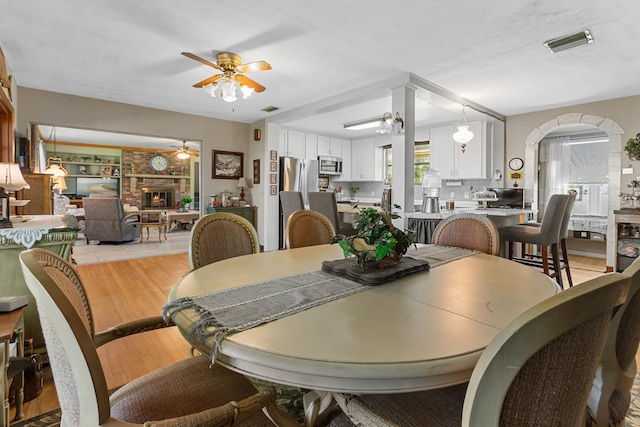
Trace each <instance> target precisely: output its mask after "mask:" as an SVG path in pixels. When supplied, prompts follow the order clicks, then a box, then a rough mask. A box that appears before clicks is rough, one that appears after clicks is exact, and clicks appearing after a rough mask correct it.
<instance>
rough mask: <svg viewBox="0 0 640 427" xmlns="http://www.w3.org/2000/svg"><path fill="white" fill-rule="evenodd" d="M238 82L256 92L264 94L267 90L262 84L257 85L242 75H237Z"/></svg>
mask: <svg viewBox="0 0 640 427" xmlns="http://www.w3.org/2000/svg"><path fill="white" fill-rule="evenodd" d="M236 81H237V82H238V83H240V84H241V85H247V86H249V87H250V88H252V89H253V90H255V91H256V92H264V91H265V89H266V87H264V86H262V85H261V84H260V83H256V82H255V81H253V80H251V79H250V78H249V77H247V76H243V75H242V74H236Z"/></svg>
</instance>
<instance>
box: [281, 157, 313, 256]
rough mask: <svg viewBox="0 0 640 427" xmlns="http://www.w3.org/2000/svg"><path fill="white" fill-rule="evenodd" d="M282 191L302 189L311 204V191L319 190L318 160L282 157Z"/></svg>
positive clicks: (282, 246) (306, 200) (282, 231)
mask: <svg viewBox="0 0 640 427" xmlns="http://www.w3.org/2000/svg"><path fill="white" fill-rule="evenodd" d="M279 174H280V179H279V180H278V182H279V186H280V191H300V192H301V193H302V199H303V200H304V204H305V205H308V204H309V192H310V191H318V161H317V160H306V159H296V158H295V157H280V169H279ZM284 221H285V218H284V216H283V215H282V206H280V233H279V235H280V248H284V241H283V236H284V227H285V224H284Z"/></svg>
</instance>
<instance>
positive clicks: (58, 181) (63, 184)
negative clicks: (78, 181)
mask: <svg viewBox="0 0 640 427" xmlns="http://www.w3.org/2000/svg"><path fill="white" fill-rule="evenodd" d="M53 189H54V190H58V194H62V190H66V189H67V181H66V180H65V179H64V176H59V177H57V178H53Z"/></svg>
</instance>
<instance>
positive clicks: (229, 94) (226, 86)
mask: <svg viewBox="0 0 640 427" xmlns="http://www.w3.org/2000/svg"><path fill="white" fill-rule="evenodd" d="M221 86H222V99H223V100H225V101H226V102H233V101H235V100H237V99H238V98H237V97H236V85H235V81H234V80H233V79H232V78H225V79H224V80H223V81H222V84H221Z"/></svg>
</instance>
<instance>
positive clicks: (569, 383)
mask: <svg viewBox="0 0 640 427" xmlns="http://www.w3.org/2000/svg"><path fill="white" fill-rule="evenodd" d="M629 283H630V280H629V278H628V277H626V276H624V275H622V274H617V273H614V274H609V275H605V276H600V277H598V278H596V279H593V280H590V281H587V282H585V283H583V284H581V285H580V286H575V287H573V288H570V289H569V290H567V291H564V292H560V293H558V294H556V295H554V296H553V297H551V298H548V299H546V300H544V301H542V302H540V303H539V304H537V305H535V306H533V307H532V308H530V309H529V310H527V311H526V312H524V313H522V314H521V315H520V316H518V317H517V318H516V319H514V320H513V321H512V322H511V323H510V324H509V325H507V326H506V327H505V328H503V329H502V330H501V331H500V332H499V333H498V334H497V335H496V337H495V338H494V339H493V340H492V341H491V343H490V344H489V345H488V346H487V348H486V349H485V350H484V352H483V353H482V356H480V359H479V360H478V363H477V364H476V366H475V368H474V370H473V373H472V375H471V379H470V380H469V383H468V384H461V385H457V386H452V387H447V388H442V389H437V390H429V391H420V392H415V393H404V394H392V395H362V396H358V397H351V396H344V395H340V394H337V393H334V396H336V399H337V400H338V402H339V404H340V406H341V408H343V410H344V411H345V412H346V413H348V414H349V416H351V417H352V419H354V420H356V421H358V422H359V423H361V425H367V426H368V425H376V426H398V425H402V426H407V427H417V426H424V425H437V426H498V425H505V426H523V425H530V426H541V425H555V426H584V425H585V422H586V416H587V399H588V397H589V392H590V390H591V384H592V381H593V378H594V375H595V373H596V370H597V368H598V363H599V361H600V357H601V355H602V351H603V348H604V345H605V342H606V339H607V334H608V330H609V327H610V325H611V317H612V315H613V313H614V312H615V310H616V308H618V307H620V305H621V304H622V303H623V302H624V301H625V298H626V296H627V291H628V289H629ZM329 425H331V426H334V427H336V426H349V425H353V424H351V423H350V422H349V419H348V418H347V417H346V416H345V415H339V416H337V417H336V418H335V419H334V420H332V422H331V423H330V424H329Z"/></svg>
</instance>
